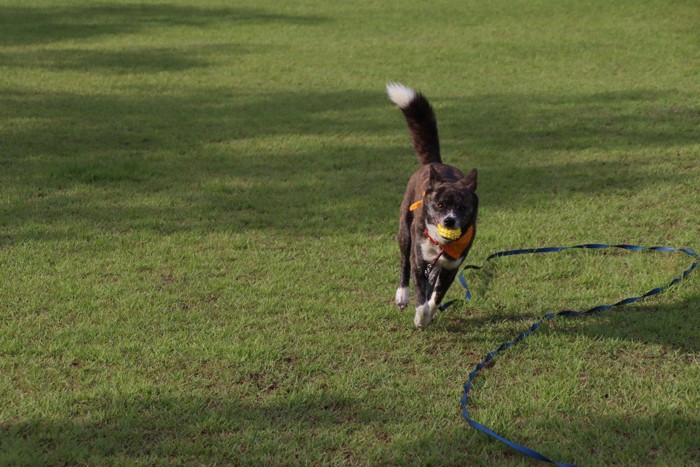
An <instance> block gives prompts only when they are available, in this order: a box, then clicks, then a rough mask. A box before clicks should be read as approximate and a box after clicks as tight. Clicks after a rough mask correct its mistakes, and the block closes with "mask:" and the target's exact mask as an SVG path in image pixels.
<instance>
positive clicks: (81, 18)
mask: <svg viewBox="0 0 700 467" xmlns="http://www.w3.org/2000/svg"><path fill="white" fill-rule="evenodd" d="M0 13H1V14H0V43H2V44H4V45H30V44H46V43H53V42H57V41H62V40H82V39H89V38H94V37H99V36H113V35H117V34H133V33H136V32H139V31H141V30H144V29H149V28H157V27H173V26H189V27H203V26H208V25H211V24H213V23H223V24H227V23H229V24H231V25H232V26H235V25H240V24H275V23H278V24H285V23H286V24H300V25H315V24H320V23H323V22H325V21H326V19H324V18H322V17H319V16H313V15H286V14H280V13H274V12H270V11H265V10H261V9H253V8H195V7H189V6H177V5H168V4H158V5H149V4H147V3H143V4H138V5H118V6H117V5H106V4H105V5H97V6H70V7H69V6H65V7H62V6H54V7H41V8H40V7H37V8H31V7H1V8H0Z"/></svg>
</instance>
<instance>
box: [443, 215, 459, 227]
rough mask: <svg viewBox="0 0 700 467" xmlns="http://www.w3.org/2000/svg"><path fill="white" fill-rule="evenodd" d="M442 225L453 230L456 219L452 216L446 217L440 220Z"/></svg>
mask: <svg viewBox="0 0 700 467" xmlns="http://www.w3.org/2000/svg"><path fill="white" fill-rule="evenodd" d="M442 225H444V226H445V227H447V228H448V229H451V228H454V226H455V225H457V219H455V218H454V217H452V216H447V217H445V218H444V219H443V220H442Z"/></svg>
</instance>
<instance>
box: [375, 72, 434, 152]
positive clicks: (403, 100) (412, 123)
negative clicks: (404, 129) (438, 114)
mask: <svg viewBox="0 0 700 467" xmlns="http://www.w3.org/2000/svg"><path fill="white" fill-rule="evenodd" d="M386 91H387V93H388V94H389V99H391V100H392V102H394V104H396V105H398V106H399V108H400V109H401V111H402V112H403V114H404V116H405V117H406V123H408V129H409V131H410V133H411V144H412V145H413V150H414V151H416V155H417V156H418V160H419V161H420V163H421V164H422V165H425V164H432V163H434V162H442V159H441V158H440V140H439V139H438V129H437V121H436V120H435V112H433V108H432V107H431V106H430V103H429V102H428V99H426V98H425V96H424V95H423V94H421V93H420V92H416V91H414V90H413V89H411V88H409V87H406V86H404V85H403V84H400V83H388V84H387V85H386Z"/></svg>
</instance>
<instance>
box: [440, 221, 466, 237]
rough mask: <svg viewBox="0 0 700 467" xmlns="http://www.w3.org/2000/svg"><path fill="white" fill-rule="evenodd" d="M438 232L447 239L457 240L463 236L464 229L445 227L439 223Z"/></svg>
mask: <svg viewBox="0 0 700 467" xmlns="http://www.w3.org/2000/svg"><path fill="white" fill-rule="evenodd" d="M437 233H438V235H440V236H441V237H442V238H444V239H445V240H457V239H458V238H459V237H461V236H462V229H460V228H459V227H455V228H450V227H445V226H444V225H442V224H438V226H437Z"/></svg>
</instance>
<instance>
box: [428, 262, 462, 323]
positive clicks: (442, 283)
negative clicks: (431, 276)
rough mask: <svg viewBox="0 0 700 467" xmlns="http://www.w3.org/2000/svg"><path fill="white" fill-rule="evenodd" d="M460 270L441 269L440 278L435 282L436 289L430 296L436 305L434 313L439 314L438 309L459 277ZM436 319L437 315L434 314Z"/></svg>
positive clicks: (434, 288)
mask: <svg viewBox="0 0 700 467" xmlns="http://www.w3.org/2000/svg"><path fill="white" fill-rule="evenodd" d="M458 270H459V268H458V267H457V268H454V269H446V268H442V269H440V274H439V275H438V278H437V280H436V281H435V287H433V293H432V295H431V296H430V301H431V302H433V303H435V310H434V313H437V308H438V307H439V306H440V304H441V303H442V299H443V298H445V294H446V293H447V291H448V290H449V288H450V286H451V285H452V283H453V282H454V280H455V277H457V271H458ZM434 317H435V314H433V318H434Z"/></svg>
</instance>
